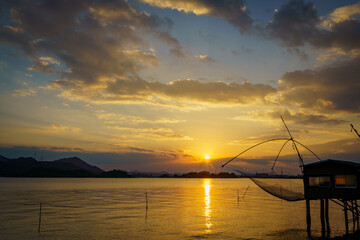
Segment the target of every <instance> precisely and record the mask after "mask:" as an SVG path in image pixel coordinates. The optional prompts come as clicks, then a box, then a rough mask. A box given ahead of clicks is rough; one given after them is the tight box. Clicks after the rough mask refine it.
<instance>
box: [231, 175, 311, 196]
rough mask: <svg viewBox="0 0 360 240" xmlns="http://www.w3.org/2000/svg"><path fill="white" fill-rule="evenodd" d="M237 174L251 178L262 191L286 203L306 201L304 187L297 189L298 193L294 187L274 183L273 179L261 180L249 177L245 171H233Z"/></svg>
mask: <svg viewBox="0 0 360 240" xmlns="http://www.w3.org/2000/svg"><path fill="white" fill-rule="evenodd" d="M233 170H235V171H236V172H238V173H240V174H242V175H244V176H245V177H247V178H249V179H250V180H251V181H252V182H253V183H255V184H256V185H257V186H258V187H260V188H261V189H262V190H264V191H265V192H267V193H268V194H270V195H272V196H274V197H277V198H280V199H283V200H286V201H291V202H294V201H301V200H304V199H305V196H304V187H303V185H302V186H298V187H297V188H296V191H295V190H294V189H293V186H291V185H289V184H287V185H284V184H279V183H276V182H274V181H271V180H272V179H269V178H268V179H259V178H254V177H251V176H249V175H248V174H246V173H245V172H243V171H240V170H236V169H233Z"/></svg>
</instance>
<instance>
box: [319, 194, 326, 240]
mask: <svg viewBox="0 0 360 240" xmlns="http://www.w3.org/2000/svg"><path fill="white" fill-rule="evenodd" d="M320 221H321V236H322V237H323V238H324V237H325V205H324V199H320Z"/></svg>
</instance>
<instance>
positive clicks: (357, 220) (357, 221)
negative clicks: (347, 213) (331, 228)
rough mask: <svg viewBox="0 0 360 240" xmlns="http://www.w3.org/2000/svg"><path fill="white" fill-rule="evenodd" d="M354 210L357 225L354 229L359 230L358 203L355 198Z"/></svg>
mask: <svg viewBox="0 0 360 240" xmlns="http://www.w3.org/2000/svg"><path fill="white" fill-rule="evenodd" d="M355 210H356V227H357V229H356V230H359V229H360V227H359V205H358V203H357V200H355Z"/></svg>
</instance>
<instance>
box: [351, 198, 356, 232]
mask: <svg viewBox="0 0 360 240" xmlns="http://www.w3.org/2000/svg"><path fill="white" fill-rule="evenodd" d="M351 213H352V223H353V232H355V225H356V222H355V221H356V212H355V204H354V200H351Z"/></svg>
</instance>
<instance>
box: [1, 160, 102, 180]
mask: <svg viewBox="0 0 360 240" xmlns="http://www.w3.org/2000/svg"><path fill="white" fill-rule="evenodd" d="M103 172H104V170H102V169H100V168H98V167H96V166H92V165H89V164H88V163H86V162H85V161H83V160H81V159H80V158H78V157H71V158H63V159H59V160H55V161H37V160H35V159H34V158H32V157H20V158H17V159H10V158H6V157H4V156H1V155H0V176H3V177H32V176H33V177H44V176H46V177H51V176H54V177H61V176H63V175H64V176H66V177H77V176H79V177H85V176H87V177H90V176H95V175H98V174H101V173H103Z"/></svg>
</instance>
